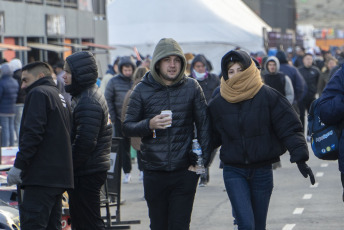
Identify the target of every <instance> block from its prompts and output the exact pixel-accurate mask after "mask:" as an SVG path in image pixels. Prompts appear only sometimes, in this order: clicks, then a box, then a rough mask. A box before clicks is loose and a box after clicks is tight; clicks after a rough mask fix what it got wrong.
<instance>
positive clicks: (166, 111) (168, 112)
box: [160, 110, 172, 128]
mask: <svg viewBox="0 0 344 230" xmlns="http://www.w3.org/2000/svg"><path fill="white" fill-rule="evenodd" d="M160 114H167V115H169V117H170V118H171V119H172V111H171V110H163V111H161V113H160ZM171 126H172V124H170V125H166V126H165V127H166V128H168V127H171Z"/></svg>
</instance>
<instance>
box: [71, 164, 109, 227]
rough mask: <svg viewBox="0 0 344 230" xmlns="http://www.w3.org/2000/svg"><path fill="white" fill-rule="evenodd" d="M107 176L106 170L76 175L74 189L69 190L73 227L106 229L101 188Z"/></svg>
mask: <svg viewBox="0 0 344 230" xmlns="http://www.w3.org/2000/svg"><path fill="white" fill-rule="evenodd" d="M106 177H107V172H106V171H105V172H100V173H96V174H92V175H87V176H77V177H74V189H73V190H70V191H68V195H69V209H70V215H71V220H72V229H74V230H104V229H105V225H104V221H103V220H102V218H101V213H100V188H101V187H102V185H103V184H104V183H105V180H106Z"/></svg>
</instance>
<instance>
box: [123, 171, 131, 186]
mask: <svg viewBox="0 0 344 230" xmlns="http://www.w3.org/2000/svg"><path fill="white" fill-rule="evenodd" d="M130 180H131V174H130V173H126V174H124V179H123V184H128V183H129V182H130Z"/></svg>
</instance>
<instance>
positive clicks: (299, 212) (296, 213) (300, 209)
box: [293, 208, 304, 215]
mask: <svg viewBox="0 0 344 230" xmlns="http://www.w3.org/2000/svg"><path fill="white" fill-rule="evenodd" d="M303 210H304V208H295V210H294V212H293V214H294V215H299V214H302V213H303Z"/></svg>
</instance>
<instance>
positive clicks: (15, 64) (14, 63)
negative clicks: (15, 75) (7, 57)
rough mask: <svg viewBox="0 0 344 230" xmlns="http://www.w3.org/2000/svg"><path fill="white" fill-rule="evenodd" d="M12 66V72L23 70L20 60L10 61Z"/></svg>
mask: <svg viewBox="0 0 344 230" xmlns="http://www.w3.org/2000/svg"><path fill="white" fill-rule="evenodd" d="M10 66H11V68H12V71H13V72H15V71H17V70H18V69H21V68H22V66H23V65H22V63H21V61H20V60H19V59H18V58H14V59H12V60H11V61H10Z"/></svg>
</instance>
